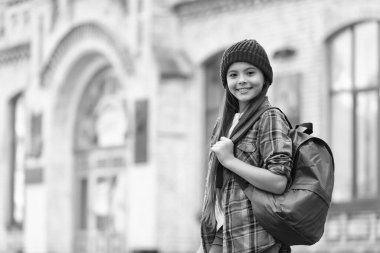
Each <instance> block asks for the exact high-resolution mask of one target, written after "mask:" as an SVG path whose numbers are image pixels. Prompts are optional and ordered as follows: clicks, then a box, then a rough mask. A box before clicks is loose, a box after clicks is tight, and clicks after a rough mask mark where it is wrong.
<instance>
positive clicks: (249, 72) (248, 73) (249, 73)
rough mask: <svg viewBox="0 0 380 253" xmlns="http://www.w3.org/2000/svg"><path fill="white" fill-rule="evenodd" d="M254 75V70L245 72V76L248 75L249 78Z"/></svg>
mask: <svg viewBox="0 0 380 253" xmlns="http://www.w3.org/2000/svg"><path fill="white" fill-rule="evenodd" d="M255 73H256V71H254V70H248V71H247V75H249V76H253V75H254V74H255Z"/></svg>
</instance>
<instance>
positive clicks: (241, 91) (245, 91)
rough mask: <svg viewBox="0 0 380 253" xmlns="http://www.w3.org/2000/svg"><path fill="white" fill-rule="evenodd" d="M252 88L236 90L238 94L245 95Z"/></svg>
mask: <svg viewBox="0 0 380 253" xmlns="http://www.w3.org/2000/svg"><path fill="white" fill-rule="evenodd" d="M251 89H252V88H249V87H244V88H238V89H236V90H237V91H238V92H239V93H247V92H248V91H249V90H251Z"/></svg>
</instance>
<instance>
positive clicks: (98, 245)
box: [74, 67, 128, 253]
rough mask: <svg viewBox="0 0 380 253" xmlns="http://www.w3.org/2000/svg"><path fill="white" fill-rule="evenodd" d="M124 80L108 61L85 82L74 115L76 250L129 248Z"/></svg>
mask: <svg viewBox="0 0 380 253" xmlns="http://www.w3.org/2000/svg"><path fill="white" fill-rule="evenodd" d="M122 94H123V91H122V86H121V85H120V82H119V80H118V79H117V77H116V74H115V73H114V71H113V70H112V68H110V67H105V68H103V69H102V70H100V71H98V72H97V73H96V75H95V76H94V77H93V78H92V79H90V81H89V83H88V84H87V86H86V88H85V90H84V93H83V95H82V98H81V99H80V102H79V107H78V113H77V116H76V120H75V132H74V160H75V162H74V163H75V165H74V168H75V173H74V177H75V188H76V189H75V192H76V194H75V196H76V199H75V204H74V206H75V220H76V222H75V233H76V236H75V241H74V243H75V252H91V253H96V252H102V253H111V252H112V253H117V252H124V251H125V248H126V242H125V234H126V200H125V197H124V196H125V187H126V186H125V181H124V180H125V170H126V161H125V158H126V132H127V129H128V119H127V113H126V103H125V100H124V98H123V95H122Z"/></svg>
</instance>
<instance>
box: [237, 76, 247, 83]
mask: <svg viewBox="0 0 380 253" xmlns="http://www.w3.org/2000/svg"><path fill="white" fill-rule="evenodd" d="M243 83H246V81H245V77H244V75H239V78H238V84H243Z"/></svg>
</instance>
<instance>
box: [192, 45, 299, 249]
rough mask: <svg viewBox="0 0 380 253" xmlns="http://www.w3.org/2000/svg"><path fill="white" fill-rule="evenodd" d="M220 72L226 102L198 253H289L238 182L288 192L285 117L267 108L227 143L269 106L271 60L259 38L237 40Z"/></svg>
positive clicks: (215, 138)
mask: <svg viewBox="0 0 380 253" xmlns="http://www.w3.org/2000/svg"><path fill="white" fill-rule="evenodd" d="M220 73H221V79H222V84H223V87H224V89H225V100H224V104H223V110H222V115H221V117H219V119H218V120H217V123H216V125H215V128H214V131H213V137H212V140H211V143H212V145H211V152H210V160H209V165H210V166H209V171H208V175H207V181H206V192H205V198H204V206H203V211H202V220H201V230H202V245H201V247H200V249H199V252H202V249H203V251H204V252H211V253H215V252H223V253H234V252H239V253H244V252H247V253H251V252H255V253H261V252H265V253H268V252H270V253H272V252H290V247H288V246H285V245H281V243H280V242H278V241H276V239H275V238H273V237H272V236H271V235H270V234H269V233H268V232H267V231H265V230H264V228H263V227H262V226H261V225H260V224H259V223H258V221H257V220H256V218H255V216H254V215H253V209H252V205H251V203H250V201H249V199H248V198H247V197H246V195H245V194H244V192H243V190H242V189H241V188H240V186H239V184H238V182H237V176H239V177H241V178H243V179H244V180H246V181H247V182H248V183H250V184H252V185H253V186H254V187H257V188H260V189H262V190H265V191H269V192H272V193H274V194H281V193H283V192H284V190H285V188H286V186H287V184H288V181H289V179H290V172H291V167H292V158H291V157H292V142H291V139H290V137H289V136H288V131H289V126H288V124H287V122H286V119H285V117H284V115H283V114H282V113H281V112H279V111H278V110H276V109H270V110H267V111H266V112H264V113H263V114H262V116H261V117H260V119H259V120H258V121H256V123H255V124H254V125H253V126H252V128H251V129H250V130H249V131H248V132H247V133H246V134H245V135H244V136H243V138H241V139H240V140H239V141H238V142H237V143H236V144H235V145H234V144H233V142H232V141H231V140H230V139H229V138H231V136H233V135H234V133H235V132H234V129H235V130H237V129H239V128H240V127H241V126H243V125H244V124H245V123H247V121H248V120H249V119H250V118H251V117H252V116H253V115H255V113H258V112H259V111H260V110H262V109H264V108H266V107H269V106H270V105H269V102H268V99H267V96H266V93H267V90H268V88H269V86H270V85H271V83H272V79H273V73H272V67H271V65H270V62H269V59H268V56H267V54H266V52H265V50H264V49H263V48H262V46H261V45H260V44H259V43H258V42H257V41H255V40H243V41H240V42H237V43H235V44H234V45H232V46H231V47H230V48H228V49H227V50H226V51H225V52H224V54H223V57H222V62H221V70H220ZM234 151H235V152H234ZM221 166H223V167H221ZM219 167H221V168H222V169H217V168H219ZM220 179H221V180H220Z"/></svg>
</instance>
